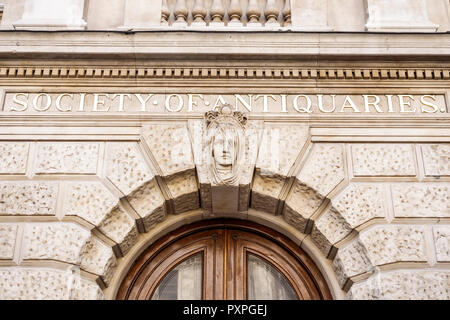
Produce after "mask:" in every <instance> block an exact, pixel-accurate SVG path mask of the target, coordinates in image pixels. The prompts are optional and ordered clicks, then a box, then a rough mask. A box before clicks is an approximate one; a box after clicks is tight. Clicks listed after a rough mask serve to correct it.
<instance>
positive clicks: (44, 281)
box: [0, 267, 104, 300]
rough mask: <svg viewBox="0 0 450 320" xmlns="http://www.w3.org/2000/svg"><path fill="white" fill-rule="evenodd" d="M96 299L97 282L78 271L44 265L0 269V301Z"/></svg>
mask: <svg viewBox="0 0 450 320" xmlns="http://www.w3.org/2000/svg"><path fill="white" fill-rule="evenodd" d="M68 299H77V300H99V299H104V296H103V293H102V291H101V290H100V288H99V287H98V285H97V284H96V283H94V282H92V281H89V280H86V279H82V278H81V277H80V276H79V274H73V272H72V270H71V269H69V270H67V271H60V270H53V269H44V268H18V267H8V268H6V267H4V268H0V300H68Z"/></svg>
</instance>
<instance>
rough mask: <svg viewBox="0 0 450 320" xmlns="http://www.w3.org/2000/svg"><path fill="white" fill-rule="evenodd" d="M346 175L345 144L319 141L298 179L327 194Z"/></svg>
mask: <svg viewBox="0 0 450 320" xmlns="http://www.w3.org/2000/svg"><path fill="white" fill-rule="evenodd" d="M344 175H345V171H344V148H343V145H341V144H332V143H317V144H315V145H314V146H313V149H312V151H311V153H310V155H309V156H308V159H307V160H306V163H305V165H304V166H303V168H302V169H301V171H300V173H299V174H298V175H297V179H298V180H299V181H301V182H302V183H304V184H306V185H307V186H309V187H311V188H313V189H315V190H317V191H318V192H319V193H320V194H321V195H323V196H326V195H327V194H328V193H330V191H331V190H333V189H334V188H335V187H336V186H337V185H338V184H339V183H340V182H341V181H342V180H343V179H344Z"/></svg>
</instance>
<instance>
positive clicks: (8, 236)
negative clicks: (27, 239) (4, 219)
mask: <svg viewBox="0 0 450 320" xmlns="http://www.w3.org/2000/svg"><path fill="white" fill-rule="evenodd" d="M16 236H17V224H9V223H2V224H0V259H12V258H13V255H14V246H15V244H16Z"/></svg>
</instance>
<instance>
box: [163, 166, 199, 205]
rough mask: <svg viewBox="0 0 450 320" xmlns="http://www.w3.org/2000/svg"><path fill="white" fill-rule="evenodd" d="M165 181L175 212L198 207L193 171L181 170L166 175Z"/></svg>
mask: <svg viewBox="0 0 450 320" xmlns="http://www.w3.org/2000/svg"><path fill="white" fill-rule="evenodd" d="M166 182H167V187H168V188H169V191H170V193H171V195H172V197H173V203H174V209H175V213H181V212H185V211H189V210H195V209H198V208H199V207H200V204H199V199H198V187H197V180H196V178H195V173H194V171H187V172H182V173H179V174H175V175H173V176H170V177H167V178H166Z"/></svg>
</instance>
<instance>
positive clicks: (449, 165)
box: [421, 144, 450, 176]
mask: <svg viewBox="0 0 450 320" xmlns="http://www.w3.org/2000/svg"><path fill="white" fill-rule="evenodd" d="M421 149H422V155H423V162H424V165H425V175H427V176H450V144H427V145H422V146H421Z"/></svg>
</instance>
